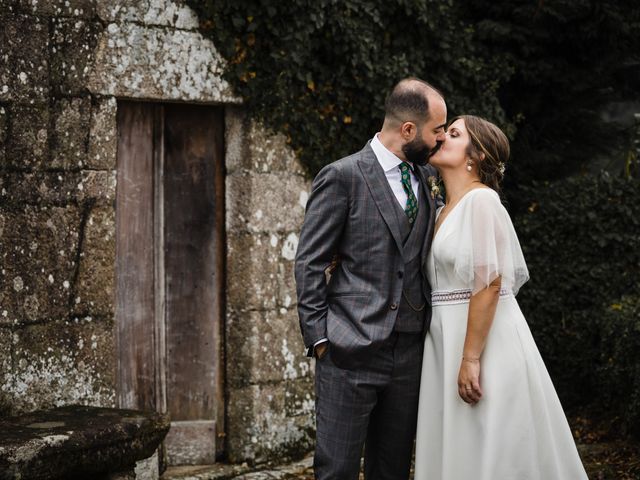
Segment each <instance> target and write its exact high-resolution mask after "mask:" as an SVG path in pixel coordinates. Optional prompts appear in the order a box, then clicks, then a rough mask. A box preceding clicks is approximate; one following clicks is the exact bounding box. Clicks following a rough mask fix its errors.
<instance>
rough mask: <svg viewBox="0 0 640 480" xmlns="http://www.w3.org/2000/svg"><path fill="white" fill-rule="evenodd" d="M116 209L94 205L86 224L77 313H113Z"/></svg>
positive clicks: (77, 283) (78, 283) (81, 255)
mask: <svg viewBox="0 0 640 480" xmlns="http://www.w3.org/2000/svg"><path fill="white" fill-rule="evenodd" d="M115 231H116V228H115V211H114V209H113V207H108V206H104V207H99V208H94V209H93V210H92V211H91V212H90V214H89V217H88V219H87V221H86V222H85V224H84V235H83V238H84V240H83V243H82V251H81V252H80V267H79V269H78V279H77V282H76V297H75V299H74V300H73V302H74V312H75V313H76V314H85V313H89V314H91V315H104V316H112V315H113V312H114V301H115V293H114V288H115V263H116V242H115Z"/></svg>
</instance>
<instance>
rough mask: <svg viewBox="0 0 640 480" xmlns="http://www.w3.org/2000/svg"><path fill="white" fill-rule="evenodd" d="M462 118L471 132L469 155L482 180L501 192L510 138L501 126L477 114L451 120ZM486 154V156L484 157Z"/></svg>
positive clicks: (460, 117)
mask: <svg viewBox="0 0 640 480" xmlns="http://www.w3.org/2000/svg"><path fill="white" fill-rule="evenodd" d="M458 119H462V120H463V121H464V124H465V126H466V128H467V131H468V132H469V138H470V141H469V145H468V146H467V155H469V157H470V158H471V160H473V162H474V163H475V165H477V167H478V174H479V175H480V181H481V182H482V183H484V184H485V185H487V186H488V187H491V188H493V189H494V190H495V191H496V192H500V184H501V183H502V179H503V177H504V169H505V164H506V163H507V160H508V159H509V153H510V151H511V149H510V147H509V139H508V138H507V136H506V135H505V134H504V132H503V131H502V130H500V128H498V127H497V126H496V125H494V124H493V123H491V122H489V121H488V120H485V119H484V118H480V117H476V116H475V115H460V116H459V117H456V118H454V119H453V120H452V121H451V122H450V124H451V123H453V122H455V121H456V120H458ZM482 154H484V158H483V157H482Z"/></svg>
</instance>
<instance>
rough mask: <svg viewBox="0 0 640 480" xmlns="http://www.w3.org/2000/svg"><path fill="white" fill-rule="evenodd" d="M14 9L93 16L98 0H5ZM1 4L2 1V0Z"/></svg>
mask: <svg viewBox="0 0 640 480" xmlns="http://www.w3.org/2000/svg"><path fill="white" fill-rule="evenodd" d="M5 1H8V2H9V3H12V4H13V10H14V11H16V12H20V13H25V14H28V15H38V16H45V17H52V16H56V17H74V18H91V17H92V16H94V15H95V10H96V9H95V3H96V1H97V0H39V1H38V0H36V1H34V0H5ZM0 5H2V2H1V1H0Z"/></svg>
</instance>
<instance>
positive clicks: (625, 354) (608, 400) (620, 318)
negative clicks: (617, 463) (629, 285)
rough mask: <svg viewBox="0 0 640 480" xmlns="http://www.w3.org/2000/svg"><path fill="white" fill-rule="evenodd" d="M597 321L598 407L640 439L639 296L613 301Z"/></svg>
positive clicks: (636, 294) (596, 377) (623, 428)
mask: <svg viewBox="0 0 640 480" xmlns="http://www.w3.org/2000/svg"><path fill="white" fill-rule="evenodd" d="M598 323H599V324H600V326H601V330H600V334H601V337H600V345H601V348H600V351H599V353H600V358H599V361H598V365H597V367H596V370H595V371H594V373H595V383H596V385H597V388H598V391H599V395H598V401H599V404H598V405H597V406H598V407H599V408H600V409H601V411H604V412H608V414H609V415H610V416H612V417H614V418H616V419H617V422H616V423H617V424H618V425H619V426H620V427H621V428H622V430H623V431H625V432H627V433H631V434H633V435H635V436H636V437H637V438H640V361H639V360H638V352H640V295H638V293H637V292H636V293H635V295H634V296H627V297H623V298H622V299H621V301H619V302H617V303H612V304H611V305H609V306H608V308H605V309H604V311H603V316H602V319H601V320H600V322H598Z"/></svg>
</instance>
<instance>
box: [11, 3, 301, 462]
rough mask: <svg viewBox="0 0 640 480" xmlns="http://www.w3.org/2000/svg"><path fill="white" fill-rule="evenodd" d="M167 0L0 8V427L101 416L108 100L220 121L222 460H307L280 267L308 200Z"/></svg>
mask: <svg viewBox="0 0 640 480" xmlns="http://www.w3.org/2000/svg"><path fill="white" fill-rule="evenodd" d="M197 26H198V20H197V18H196V16H195V14H194V13H193V12H192V11H191V10H190V9H188V8H187V7H186V6H184V5H183V4H182V3H180V2H179V1H175V2H172V1H170V0H101V1H95V0H30V1H26V0H0V254H1V258H2V262H1V270H0V412H1V413H18V412H22V411H29V410H34V409H38V408H43V407H49V406H58V405H64V404H70V403H82V404H88V405H98V406H113V405H114V404H115V401H116V400H115V399H116V395H115V388H116V387H115V375H116V363H115V358H116V357H115V342H114V321H115V319H114V300H115V296H114V280H115V271H114V266H115V258H116V251H115V189H116V155H117V151H116V150H117V132H116V112H117V99H131V98H136V99H145V100H150V101H159V102H162V101H182V102H190V103H207V104H222V105H226V106H227V107H226V113H225V115H226V118H227V126H226V129H227V130H226V142H227V152H226V168H227V175H228V176H227V180H226V188H227V299H226V308H227V318H226V339H225V345H226V358H227V360H226V375H227V392H226V394H227V416H228V421H227V440H228V444H227V453H228V455H229V458H230V459H231V460H233V461H241V460H248V461H252V462H258V461H263V460H266V459H269V458H273V457H274V456H280V455H282V454H283V453H288V454H296V453H300V452H302V451H304V450H307V449H309V448H310V446H311V439H312V429H313V416H312V411H313V408H312V406H313V396H312V380H311V379H312V375H311V374H312V372H311V371H310V370H311V364H310V362H309V361H308V360H307V359H306V358H305V357H304V356H303V347H302V343H301V338H300V334H299V328H298V323H297V317H296V313H295V298H296V296H295V286H294V280H293V256H294V252H295V249H296V245H297V231H298V230H299V227H300V223H301V221H302V218H303V211H304V204H305V202H306V195H307V191H308V188H309V184H308V182H307V181H306V180H305V178H304V176H303V173H302V170H301V169H300V167H299V165H298V162H297V160H296V159H295V157H294V155H293V154H292V153H291V150H290V149H289V148H288V146H287V145H286V142H285V141H284V139H283V138H282V137H281V136H278V135H272V134H269V133H267V132H266V131H265V130H264V129H263V128H262V127H261V126H260V125H259V124H258V123H257V122H255V121H253V120H251V119H249V118H246V116H245V115H244V114H243V112H242V108H241V107H238V106H234V105H238V104H239V99H237V98H236V97H234V96H233V94H232V93H231V91H230V88H229V86H228V85H227V84H226V83H225V82H224V81H223V80H222V79H221V72H222V69H223V68H224V62H223V61H222V59H221V58H220V57H219V55H218V53H217V52H216V49H215V47H214V46H213V44H212V43H211V42H210V41H209V40H207V39H206V38H204V37H203V36H202V35H201V34H200V33H199V32H198V30H197Z"/></svg>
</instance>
